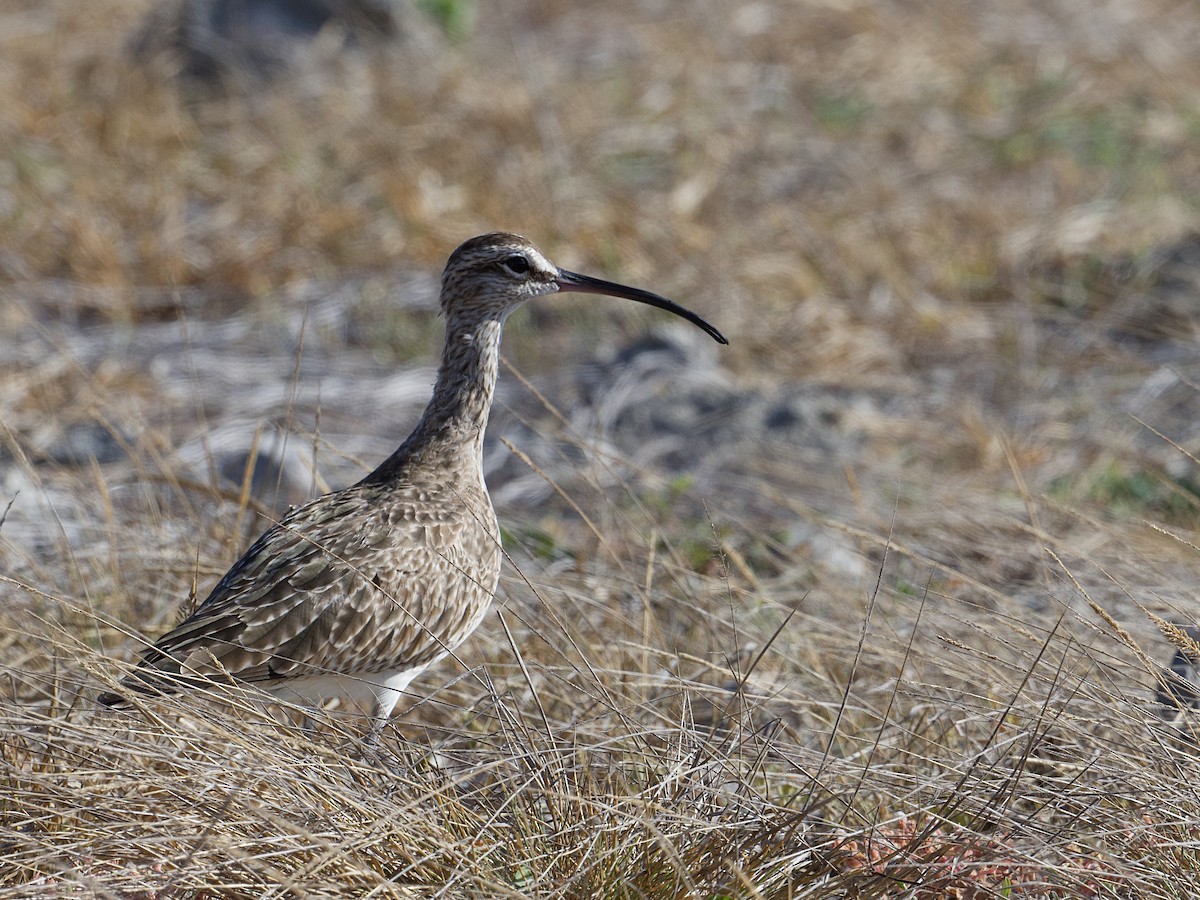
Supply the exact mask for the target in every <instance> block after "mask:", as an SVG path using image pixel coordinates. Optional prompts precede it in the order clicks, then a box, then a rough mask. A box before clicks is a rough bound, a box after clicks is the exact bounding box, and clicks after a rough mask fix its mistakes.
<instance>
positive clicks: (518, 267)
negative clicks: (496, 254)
mask: <svg viewBox="0 0 1200 900" xmlns="http://www.w3.org/2000/svg"><path fill="white" fill-rule="evenodd" d="M500 265H502V266H504V268H506V269H508V271H510V272H512V273H513V274H514V275H525V274H527V273H528V272H529V260H527V259H526V258H525V257H523V256H522V255H521V254H519V253H514V254H513V255H512V256H510V257H508V259H506V260H503V261H502V262H501V263H500Z"/></svg>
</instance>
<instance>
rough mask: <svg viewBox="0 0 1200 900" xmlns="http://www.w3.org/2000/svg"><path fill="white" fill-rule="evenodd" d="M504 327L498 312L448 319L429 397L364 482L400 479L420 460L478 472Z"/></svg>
mask: <svg viewBox="0 0 1200 900" xmlns="http://www.w3.org/2000/svg"><path fill="white" fill-rule="evenodd" d="M503 327H504V321H503V318H502V317H501V318H485V319H482V320H481V319H476V320H474V321H471V322H460V321H456V320H455V319H453V318H451V319H450V320H448V321H447V323H446V344H445V346H444V348H443V349H442V363H441V366H440V367H439V368H438V374H437V382H436V383H435V384H434V388H433V398H432V399H431V400H430V401H429V405H428V406H427V407H425V412H424V414H423V415H422V416H421V420H420V422H418V423H417V427H416V428H415V429H414V430H413V433H412V434H411V435H409V436H408V439H407V440H406V441H405V442H404V443H403V444H401V445H400V447H399V449H397V450H396V452H395V453H393V454H392V455H391V456H390V457H388V459H386V460H385V461H384V462H383V463H382V464H380V466H379V467H378V468H377V469H376V470H375V471H374V472H372V473H371V474H370V475H368V476H367V477H366V478H365V479H364V481H369V482H382V481H389V480H394V479H398V478H403V477H404V476H405V474H406V473H408V472H411V471H412V469H413V467H414V466H419V465H420V464H421V463H422V461H428V462H436V463H438V464H449V465H451V466H457V467H459V468H462V469H465V470H470V471H474V472H478V473H480V475H481V476H482V471H483V433H484V431H485V430H486V428H487V421H488V413H489V412H490V411H491V408H492V396H493V395H494V394H495V391H496V375H497V372H498V369H499V361H500V332H501V329H502V328H503Z"/></svg>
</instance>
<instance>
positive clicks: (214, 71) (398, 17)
mask: <svg viewBox="0 0 1200 900" xmlns="http://www.w3.org/2000/svg"><path fill="white" fill-rule="evenodd" d="M405 11H406V7H405V5H404V4H402V3H401V2H400V0H162V2H161V3H160V4H159V5H158V6H157V7H155V8H154V10H152V11H151V13H150V15H149V16H147V18H146V21H145V23H144V24H143V26H142V29H141V31H140V32H139V33H138V35H137V36H136V37H135V38H134V41H133V44H132V47H131V49H132V52H133V54H134V56H135V58H137V59H139V60H141V61H142V62H150V61H151V60H153V59H155V58H156V57H160V56H162V55H165V54H169V55H171V56H173V57H175V58H176V59H177V60H178V64H179V66H180V70H181V72H182V74H184V75H185V76H188V77H191V78H195V79H197V80H200V81H205V82H220V81H226V80H233V81H237V80H238V79H243V78H245V77H247V76H249V77H251V78H253V79H261V78H266V77H270V76H272V75H276V74H279V73H280V72H283V71H285V70H287V69H288V68H289V67H290V66H292V65H293V64H294V63H295V61H296V60H297V58H298V57H299V55H300V54H302V53H303V51H304V50H305V48H307V47H308V46H309V45H310V44H311V43H312V42H313V40H314V39H315V38H316V37H317V35H318V34H320V33H321V32H322V31H324V30H325V29H326V28H329V27H331V26H336V27H337V28H339V29H340V30H341V32H342V34H343V35H344V38H345V40H346V41H349V42H353V43H364V42H367V41H377V40H381V39H382V40H392V39H395V38H397V37H399V36H400V35H402V34H403V33H404V31H405V29H404V28H403V27H402V21H403V20H404V18H405Z"/></svg>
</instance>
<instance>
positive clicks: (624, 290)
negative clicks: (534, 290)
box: [555, 269, 729, 344]
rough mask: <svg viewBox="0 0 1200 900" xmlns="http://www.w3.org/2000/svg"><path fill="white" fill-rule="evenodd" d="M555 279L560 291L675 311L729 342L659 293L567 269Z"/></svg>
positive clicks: (714, 329) (712, 334) (699, 319)
mask: <svg viewBox="0 0 1200 900" xmlns="http://www.w3.org/2000/svg"><path fill="white" fill-rule="evenodd" d="M555 281H556V282H557V284H558V289H559V290H560V291H576V292H578V293H583V294H604V295H605V296H608V297H624V298H625V299H626V300H636V301H637V302H638V303H646V304H648V305H650V306H657V307H658V308H659V309H665V310H666V311H667V312H669V313H675V315H677V316H679V317H680V318H681V319H687V320H688V321H689V322H691V323H692V324H693V325H695V326H696V327H697V328H700V329H701V330H703V331H704V332H705V333H706V334H708V336H709V337H711V338H712V339H713V340H714V341H716V342H717V343H718V344H728V343H729V341H728V340H727V339H726V338H725V335H723V334H721V332H719V331H718V330H717V329H716V328H714V327H713V326H712V325H709V324H708V323H707V322H705V321H704V320H703V319H702V318H700V317H699V316H698V315H696V314H695V313H694V312H692V311H691V310H690V309H686V308H684V307H682V306H680V305H679V304H678V303H675V302H674V301H672V300H668V299H667V298H666V297H660V296H658V294H652V293H650V292H649V291H643V290H640V289H638V288H631V287H626V286H625V285H623V284H616V283H615V282H612V281H604V280H603V279H600V278H592V277H591V276H590V275H579V274H576V273H575V272H568V271H567V270H566V269H559V270H558V278H556V279H555Z"/></svg>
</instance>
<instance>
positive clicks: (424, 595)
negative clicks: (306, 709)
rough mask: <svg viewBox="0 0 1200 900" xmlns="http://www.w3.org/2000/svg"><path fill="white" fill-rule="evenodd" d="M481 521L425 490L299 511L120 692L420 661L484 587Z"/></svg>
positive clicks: (486, 592) (490, 529)
mask: <svg viewBox="0 0 1200 900" xmlns="http://www.w3.org/2000/svg"><path fill="white" fill-rule="evenodd" d="M482 510H483V512H482V513H481V507H480V506H479V505H478V503H477V502H472V503H468V502H466V501H465V500H464V498H461V497H458V496H455V495H453V494H447V493H445V492H443V491H440V490H438V489H437V488H435V487H428V486H426V487H424V488H422V489H417V488H412V489H410V490H400V489H396V488H390V489H384V488H382V487H381V486H379V485H356V486H355V487H353V488H349V489H347V490H345V491H342V492H340V493H338V494H331V495H327V496H325V497H322V498H319V499H318V500H316V501H313V502H312V503H309V504H307V505H305V506H302V507H300V508H298V509H296V510H294V511H292V512H291V513H289V514H288V515H287V516H286V517H285V518H284V519H283V520H282V521H281V522H280V523H279V524H278V525H276V526H275V527H273V528H271V529H270V530H269V531H267V532H266V533H265V534H264V535H263V536H262V537H260V538H259V539H258V541H256V542H255V543H254V545H253V546H252V547H251V548H250V549H249V550H248V551H247V552H246V554H245V555H244V556H243V557H242V558H241V559H240V560H238V562H237V563H236V564H235V565H234V566H233V567H232V568H231V569H230V570H229V572H227V573H226V575H225V576H224V577H223V578H222V579H221V581H220V582H218V584H217V586H216V587H215V588H214V589H213V591H212V593H211V594H210V595H209V597H208V598H207V599H206V600H205V601H204V603H202V604H201V605H200V607H199V608H198V609H197V610H196V611H195V612H194V613H193V614H192V615H191V616H189V617H188V618H187V619H186V620H184V621H183V622H181V623H180V624H179V625H178V626H176V627H175V628H174V629H172V630H171V631H170V632H168V633H167V634H166V635H164V636H163V637H162V638H161V639H160V640H159V641H158V642H157V643H156V644H155V645H154V647H152V648H150V649H149V650H147V651H146V653H145V654H144V656H143V658H142V660H141V662H140V663H139V671H137V672H135V673H134V674H133V675H131V676H130V677H129V678H128V679H126V682H125V683H126V684H127V685H128V686H129V687H131V688H134V689H135V690H138V689H140V690H143V691H152V692H158V691H162V690H170V689H171V688H173V687H174V688H177V687H178V682H179V680H181V679H180V673H181V671H182V673H183V675H182V680H185V681H186V680H187V676H188V675H199V676H204V677H222V676H232V677H234V678H237V679H240V680H243V681H252V682H269V681H273V680H275V679H279V678H288V677H296V676H302V675H316V674H324V673H329V672H336V673H343V674H354V673H363V674H366V673H371V672H382V671H396V670H399V669H404V668H409V667H412V666H418V665H423V664H425V663H428V662H430V661H432V660H433V659H436V658H437V657H439V656H441V655H443V654H444V653H445V652H447V650H449V649H450V648H452V647H453V646H455V645H456V644H457V643H459V642H460V641H461V640H462V639H463V638H464V637H466V635H467V634H468V633H469V632H470V630H472V629H473V628H474V627H475V625H477V624H478V621H479V618H480V617H481V616H482V614H483V612H484V611H485V610H486V607H487V604H488V602H489V601H490V600H491V597H492V594H493V592H494V590H495V585H496V578H497V575H498V573H499V565H500V552H499V545H498V533H497V528H496V524H495V516H494V514H493V513H492V512H491V506H490V504H486V505H485V506H483V507H482ZM164 676H165V677H164ZM172 676H174V677H172Z"/></svg>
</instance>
